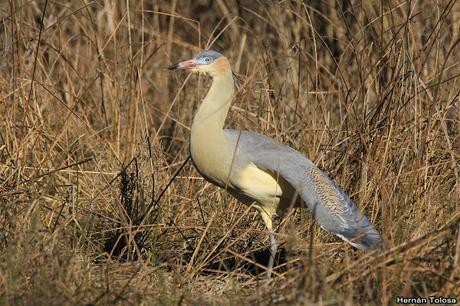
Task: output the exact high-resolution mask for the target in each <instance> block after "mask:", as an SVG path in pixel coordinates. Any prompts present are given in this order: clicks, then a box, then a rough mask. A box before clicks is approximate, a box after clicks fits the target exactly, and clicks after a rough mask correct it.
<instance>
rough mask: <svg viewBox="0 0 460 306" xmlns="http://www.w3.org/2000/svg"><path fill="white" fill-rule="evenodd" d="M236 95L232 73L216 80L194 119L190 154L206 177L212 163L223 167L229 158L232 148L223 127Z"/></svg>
mask: <svg viewBox="0 0 460 306" xmlns="http://www.w3.org/2000/svg"><path fill="white" fill-rule="evenodd" d="M233 94H234V81H233V76H232V73H231V71H228V73H225V74H222V75H219V76H214V77H213V82H212V85H211V88H210V89H209V91H208V94H207V95H206V97H205V98H204V100H203V102H202V104H201V105H200V107H199V109H198V112H197V113H196V115H195V117H194V119H193V123H192V131H191V136H190V151H191V155H192V159H193V161H194V163H195V165H196V166H197V168H198V170H199V171H200V172H202V174H204V175H209V174H207V173H203V172H205V171H206V170H205V168H206V167H208V166H207V165H209V163H221V162H222V161H223V160H226V159H227V158H228V157H227V156H226V155H227V150H228V144H227V139H226V137H225V134H224V131H223V127H224V123H225V118H226V117H227V114H228V110H229V108H230V105H231V102H232V98H233ZM210 170H211V169H210ZM206 172H207V171H206Z"/></svg>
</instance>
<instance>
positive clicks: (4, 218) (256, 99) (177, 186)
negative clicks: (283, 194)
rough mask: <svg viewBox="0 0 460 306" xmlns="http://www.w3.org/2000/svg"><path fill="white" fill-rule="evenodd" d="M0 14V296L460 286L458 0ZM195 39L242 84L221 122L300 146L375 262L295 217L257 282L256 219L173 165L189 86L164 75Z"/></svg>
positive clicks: (216, 298) (79, 299) (311, 294)
mask: <svg viewBox="0 0 460 306" xmlns="http://www.w3.org/2000/svg"><path fill="white" fill-rule="evenodd" d="M0 21H1V22H0V116H1V120H0V271H1V273H0V304H4V305H32V304H33V305H62V304H86V305H104V304H123V305H139V304H143V305H152V304H164V305H175V304H186V305H203V304H205V305H206V304H208V305H213V304H216V305H222V304H232V305H234V304H243V305H246V304H247V305H249V304H261V305H265V304H275V303H279V304H291V305H293V304H311V303H317V304H320V305H322V304H324V305H334V304H339V305H341V304H348V305H355V304H375V305H380V304H391V303H394V301H395V297H396V296H398V295H404V296H417V295H421V296H428V295H443V296H451V297H454V296H456V297H457V298H459V297H460V291H459V287H460V268H459V261H460V258H459V257H460V232H459V226H460V206H459V199H460V179H459V168H460V162H459V160H460V108H459V107H460V105H459V101H460V100H459V93H460V79H459V76H460V67H459V62H460V44H459V38H460V36H459V33H460V1H455V0H451V1H444V0H440V1H430V0H419V1H393V0H391V1H354V0H351V1H334V0H322V1H319V0H318V1H303V2H302V1H294V0H292V1H245V0H239V1H237V0H234V1H233V0H232V1H223V0H214V1H212V0H198V1H191V0H184V1H175V0H172V1H150V0H149V1H128V0H126V1H121V0H120V1H115V0H112V1H111V0H97V1H84V0H72V1H51V0H48V1H29V0H27V1H26V0H16V1H14V0H9V1H7V0H3V1H2V2H1V3H0ZM42 21H43V22H42ZM204 48H212V49H215V50H218V51H220V52H222V53H224V54H225V55H226V56H227V57H228V58H229V59H230V61H231V62H232V64H233V68H234V70H235V72H236V73H238V74H239V75H240V76H241V78H242V79H243V84H242V87H241V88H240V90H239V92H238V94H237V97H236V99H235V102H234V103H233V106H232V109H231V112H230V116H229V119H228V120H227V124H228V126H231V127H235V128H241V129H249V130H253V131H257V132H260V133H263V134H266V135H270V136H272V137H274V138H276V139H278V140H279V141H282V142H285V143H287V144H289V145H290V146H292V147H294V148H295V149H297V150H299V151H301V152H303V153H304V154H305V155H307V156H309V158H310V159H311V160H313V161H314V162H315V163H316V164H317V165H318V166H319V167H320V168H321V169H324V170H325V171H326V172H327V173H329V174H330V175H331V177H333V178H334V179H335V180H336V181H337V183H338V184H339V185H340V186H341V187H342V188H343V189H344V190H345V191H347V192H348V193H349V194H350V195H351V197H352V198H353V199H354V200H355V202H356V203H357V205H358V206H359V207H360V209H361V210H363V211H364V212H365V213H366V215H367V216H368V217H369V218H370V219H371V221H372V222H373V223H374V224H375V225H376V227H377V228H378V230H379V231H380V232H381V234H382V238H383V240H384V242H385V250H384V251H383V252H382V253H380V254H379V255H376V256H369V255H368V254H366V253H364V252H361V251H357V250H355V249H353V248H352V247H350V246H348V245H347V244H345V243H343V242H341V241H340V240H338V239H337V238H335V237H333V236H332V235H330V234H328V233H327V232H325V231H323V230H321V229H320V228H319V227H318V226H317V224H316V223H315V222H314V221H313V220H312V218H311V216H310V214H309V212H308V211H307V210H297V211H293V212H292V213H291V214H289V215H288V216H287V217H286V218H285V219H284V220H283V221H282V222H281V224H280V225H279V226H278V229H277V233H278V234H277V239H278V241H279V242H281V243H282V255H283V259H282V260H281V261H280V263H281V264H282V265H283V267H282V268H280V269H279V270H278V274H277V276H276V277H274V278H272V279H271V280H266V279H265V278H264V277H263V276H262V275H260V274H258V272H262V271H263V268H262V266H263V264H264V256H265V257H266V255H267V253H266V246H267V235H266V234H267V233H266V231H265V229H264V227H263V225H262V223H261V221H260V220H259V217H258V215H257V214H256V212H254V211H252V210H248V209H247V207H245V206H243V205H241V204H239V203H238V202H237V201H236V200H234V199H233V198H232V197H231V196H229V195H227V194H226V193H225V192H224V191H222V190H218V189H217V188H216V187H214V186H212V185H210V184H208V183H206V182H205V181H204V180H203V179H202V178H201V177H200V176H199V174H198V173H197V172H196V170H194V168H193V166H192V165H191V163H190V161H187V158H188V154H189V153H188V137H189V132H190V130H189V127H190V125H191V122H192V117H193V113H194V111H195V110H196V108H197V106H198V105H199V103H200V99H201V98H202V97H203V96H204V95H205V93H206V89H207V87H208V86H209V83H210V80H209V79H208V78H206V77H203V76H190V77H189V76H188V75H187V73H170V72H167V71H165V69H164V68H165V67H167V66H168V65H170V64H172V63H174V62H176V61H178V60H182V59H188V58H190V57H191V56H192V55H193V54H194V53H196V52H197V51H199V50H202V49H204ZM261 154H263V152H261ZM179 170H180V171H179ZM278 224H279V223H278ZM265 259H266V258H265Z"/></svg>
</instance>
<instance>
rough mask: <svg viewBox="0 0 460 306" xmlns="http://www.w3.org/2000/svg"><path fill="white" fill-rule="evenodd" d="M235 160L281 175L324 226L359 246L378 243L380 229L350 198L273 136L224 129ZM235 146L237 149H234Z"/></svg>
mask: <svg viewBox="0 0 460 306" xmlns="http://www.w3.org/2000/svg"><path fill="white" fill-rule="evenodd" d="M225 132H226V135H227V136H228V139H229V141H230V143H231V146H230V148H229V149H230V150H233V152H236V157H235V163H241V164H244V163H248V162H252V163H254V164H255V165H257V166H258V167H260V168H261V169H265V170H269V171H272V172H275V173H278V174H279V175H281V176H282V177H283V178H284V179H285V180H286V181H287V182H289V183H290V184H291V185H292V186H293V187H294V188H295V189H296V190H297V192H298V193H299V194H300V196H301V197H302V199H303V200H304V202H305V203H306V204H307V206H308V207H309V208H310V209H311V211H312V214H313V216H314V217H315V219H316V220H317V221H318V222H319V224H320V225H321V226H322V227H323V228H324V229H326V230H328V231H330V232H332V233H334V234H336V235H337V236H339V237H340V238H342V239H344V240H347V241H349V242H350V243H351V244H352V245H354V246H355V247H357V248H360V249H367V248H369V247H373V246H375V245H377V244H378V243H379V241H380V235H379V233H378V232H377V231H376V230H375V229H374V227H373V225H372V224H371V223H370V222H369V220H368V219H367V218H366V217H365V216H364V215H363V214H361V212H360V211H359V210H358V208H357V207H356V205H355V204H354V203H353V201H352V200H351V199H350V198H349V197H348V196H347V195H346V194H345V193H344V192H343V191H342V190H341V189H340V188H339V187H338V186H337V185H336V184H335V183H334V182H333V181H332V180H331V179H330V178H329V177H328V176H327V175H326V174H325V173H324V172H322V171H321V170H320V169H318V168H317V167H316V166H315V165H314V164H313V163H312V162H311V161H310V160H309V159H308V158H306V157H305V156H303V155H302V154H300V153H299V152H298V151H296V150H294V149H292V148H290V147H288V146H286V145H283V144H280V143H278V142H276V141H275V140H273V139H271V138H269V137H266V136H263V135H260V134H256V133H252V132H247V131H236V130H225ZM235 146H237V150H236V151H235Z"/></svg>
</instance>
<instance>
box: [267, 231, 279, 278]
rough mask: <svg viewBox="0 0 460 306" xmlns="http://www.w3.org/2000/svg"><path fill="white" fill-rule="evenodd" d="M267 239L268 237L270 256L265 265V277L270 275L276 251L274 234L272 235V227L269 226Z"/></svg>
mask: <svg viewBox="0 0 460 306" xmlns="http://www.w3.org/2000/svg"><path fill="white" fill-rule="evenodd" d="M268 232H269V239H270V258H269V259H268V266H267V277H268V278H270V277H272V271H273V266H274V264H275V256H276V251H277V250H278V245H277V244H276V240H275V235H273V229H272V228H269V229H268Z"/></svg>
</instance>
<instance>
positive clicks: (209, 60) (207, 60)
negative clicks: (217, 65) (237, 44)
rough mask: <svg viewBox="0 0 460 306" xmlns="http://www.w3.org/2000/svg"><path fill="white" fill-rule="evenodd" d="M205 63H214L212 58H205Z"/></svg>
mask: <svg viewBox="0 0 460 306" xmlns="http://www.w3.org/2000/svg"><path fill="white" fill-rule="evenodd" d="M204 61H205V62H206V63H210V62H211V61H212V58H210V57H209V56H208V57H205V58H204Z"/></svg>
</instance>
